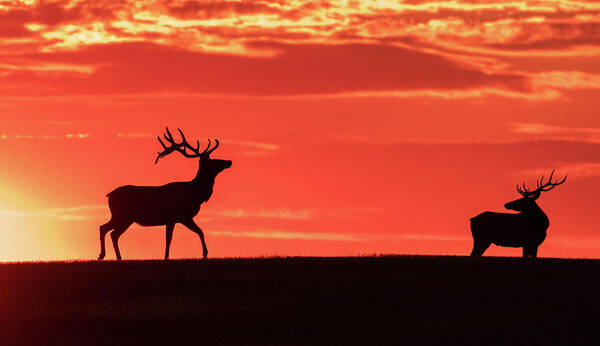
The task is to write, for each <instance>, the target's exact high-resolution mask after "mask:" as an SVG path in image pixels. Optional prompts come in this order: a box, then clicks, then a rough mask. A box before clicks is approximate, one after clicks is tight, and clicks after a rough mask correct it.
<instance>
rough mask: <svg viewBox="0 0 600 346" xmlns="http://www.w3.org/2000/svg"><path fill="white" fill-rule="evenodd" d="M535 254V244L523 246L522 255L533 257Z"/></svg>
mask: <svg viewBox="0 0 600 346" xmlns="http://www.w3.org/2000/svg"><path fill="white" fill-rule="evenodd" d="M536 256H537V246H523V257H531V258H535V257H536Z"/></svg>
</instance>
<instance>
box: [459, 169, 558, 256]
mask: <svg viewBox="0 0 600 346" xmlns="http://www.w3.org/2000/svg"><path fill="white" fill-rule="evenodd" d="M553 176H554V170H553V171H552V173H551V174H550V177H549V178H548V181H547V182H544V176H542V178H541V179H540V180H539V181H538V182H537V188H536V189H535V190H533V191H530V190H528V189H527V188H526V187H525V183H523V187H522V188H521V187H520V186H519V185H517V192H519V193H520V194H521V196H523V197H522V198H519V199H517V200H514V201H512V202H508V203H506V204H505V205H504V207H505V208H506V209H510V210H515V211H518V212H519V213H517V214H508V213H494V212H491V211H486V212H483V213H481V214H479V215H477V216H475V217H473V218H471V234H472V235H473V250H472V251H471V256H481V255H483V253H484V252H485V250H487V248H488V247H489V246H490V245H491V244H495V245H498V246H507V247H522V248H523V257H536V256H537V250H538V247H539V246H540V244H542V242H543V241H544V239H546V230H547V229H548V226H549V225H550V222H549V220H548V216H546V214H545V213H544V211H543V210H542V209H541V208H540V207H539V206H538V205H537V203H536V202H535V201H536V200H537V199H538V198H539V197H540V195H541V193H542V192H543V191H550V190H552V189H553V188H554V187H556V186H558V185H560V184H562V183H564V182H565V181H566V180H567V177H566V176H565V177H564V178H563V179H562V180H561V181H558V180H557V181H555V182H552V177H553Z"/></svg>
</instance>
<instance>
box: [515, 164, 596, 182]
mask: <svg viewBox="0 0 600 346" xmlns="http://www.w3.org/2000/svg"><path fill="white" fill-rule="evenodd" d="M552 169H556V173H555V176H560V177H562V176H563V175H560V174H558V173H562V174H568V179H569V180H573V179H583V178H591V177H598V176H600V162H579V163H567V164H559V165H558V166H557V167H548V168H533V169H527V170H523V171H520V172H516V173H514V174H513V175H515V176H519V177H524V176H525V177H527V176H530V177H536V178H538V177H541V176H542V175H544V176H546V177H547V176H548V174H549V172H551V171H552Z"/></svg>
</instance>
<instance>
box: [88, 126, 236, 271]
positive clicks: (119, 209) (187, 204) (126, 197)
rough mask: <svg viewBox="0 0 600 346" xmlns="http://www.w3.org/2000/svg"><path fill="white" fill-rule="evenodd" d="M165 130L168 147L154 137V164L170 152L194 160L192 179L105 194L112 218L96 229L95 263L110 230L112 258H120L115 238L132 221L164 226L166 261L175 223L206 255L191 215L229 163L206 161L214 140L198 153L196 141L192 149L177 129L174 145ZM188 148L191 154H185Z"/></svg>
mask: <svg viewBox="0 0 600 346" xmlns="http://www.w3.org/2000/svg"><path fill="white" fill-rule="evenodd" d="M166 130H167V131H166V133H165V134H164V135H163V136H164V139H165V140H166V141H167V143H168V146H167V145H165V143H164V142H163V141H162V140H161V139H160V137H158V141H159V142H160V144H161V145H162V147H163V149H164V150H163V151H162V152H159V153H158V156H157V157H156V161H155V163H157V162H158V160H159V159H160V158H161V157H165V156H167V155H169V154H171V153H173V152H178V153H180V154H182V155H183V156H185V157H188V158H198V159H199V160H198V172H197V173H196V176H195V177H194V179H192V181H186V182H174V183H169V184H166V185H162V186H133V185H126V186H121V187H119V188H117V189H115V190H114V191H112V192H110V193H109V194H107V195H106V196H107V197H108V206H109V207H110V212H111V214H112V216H111V219H110V220H109V221H108V222H107V223H105V224H104V225H102V226H100V255H99V256H98V259H99V260H101V259H103V258H104V256H106V248H105V241H104V239H105V238H106V234H107V233H108V232H110V231H111V230H112V233H111V234H110V237H111V239H112V243H113V247H114V249H115V255H116V256H117V259H119V260H120V259H121V252H120V251H119V237H120V236H121V235H122V234H123V233H125V231H126V230H127V228H128V227H129V226H131V224H132V223H134V222H135V223H138V224H140V225H142V226H160V225H165V226H166V246H165V259H168V258H169V247H170V245H171V239H172V238H173V229H174V227H175V224H176V223H180V224H182V225H184V226H186V227H187V228H189V229H190V230H191V231H192V232H194V233H196V234H198V236H199V237H200V241H202V256H203V257H204V258H206V257H207V256H208V249H207V247H206V242H205V241H204V233H203V232H202V229H200V227H198V225H196V223H195V222H194V216H196V214H198V211H199V210H200V205H201V204H202V203H204V202H206V201H208V200H209V199H210V196H211V195H212V193H213V186H214V184H215V177H216V176H217V174H219V173H221V172H222V171H223V170H225V169H227V168H229V167H231V161H228V160H218V159H211V158H210V154H211V153H212V152H213V151H215V149H217V148H218V147H219V141H218V140H215V142H216V143H217V144H216V145H215V146H214V147H213V148H212V149H211V148H210V145H211V143H210V139H209V140H208V146H207V147H206V148H205V149H204V151H202V152H200V142H198V141H196V147H193V146H192V145H190V144H189V143H188V142H187V140H186V138H185V136H184V135H183V132H182V131H181V130H180V129H178V130H179V134H180V135H181V142H180V143H176V142H175V140H174V139H173V136H172V135H171V132H169V128H167V129H166ZM188 149H189V150H190V151H191V153H189V152H188V151H187V150H188Z"/></svg>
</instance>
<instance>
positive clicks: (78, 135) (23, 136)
mask: <svg viewBox="0 0 600 346" xmlns="http://www.w3.org/2000/svg"><path fill="white" fill-rule="evenodd" d="M90 137H91V135H90V134H89V133H67V134H63V135H33V134H12V135H10V134H6V133H2V134H0V140H11V139H17V140H20V139H45V140H47V139H87V138H90Z"/></svg>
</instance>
